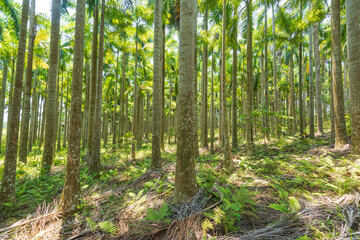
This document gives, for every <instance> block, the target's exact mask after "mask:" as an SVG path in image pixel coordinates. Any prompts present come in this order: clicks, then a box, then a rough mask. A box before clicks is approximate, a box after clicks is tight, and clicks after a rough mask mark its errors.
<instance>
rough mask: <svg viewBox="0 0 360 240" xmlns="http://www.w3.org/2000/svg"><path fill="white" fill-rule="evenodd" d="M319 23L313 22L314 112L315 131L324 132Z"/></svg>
mask: <svg viewBox="0 0 360 240" xmlns="http://www.w3.org/2000/svg"><path fill="white" fill-rule="evenodd" d="M318 27H319V23H315V24H314V26H313V28H314V31H313V36H314V57H315V92H316V113H317V132H318V134H320V135H322V134H324V127H323V117H322V114H323V113H322V97H321V75H320V50H319V30H318Z"/></svg>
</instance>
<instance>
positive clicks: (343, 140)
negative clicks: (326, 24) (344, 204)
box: [331, 0, 347, 148]
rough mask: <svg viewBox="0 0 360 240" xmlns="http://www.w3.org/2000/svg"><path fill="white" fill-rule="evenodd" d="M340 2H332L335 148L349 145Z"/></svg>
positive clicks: (337, 0) (338, 0)
mask: <svg viewBox="0 0 360 240" xmlns="http://www.w3.org/2000/svg"><path fill="white" fill-rule="evenodd" d="M340 38H341V35H340V0H332V1H331V54H332V56H333V62H332V75H333V95H334V114H335V148H342V147H343V146H344V145H345V144H347V134H346V124H345V106H344V88H343V81H342V71H341V39H340Z"/></svg>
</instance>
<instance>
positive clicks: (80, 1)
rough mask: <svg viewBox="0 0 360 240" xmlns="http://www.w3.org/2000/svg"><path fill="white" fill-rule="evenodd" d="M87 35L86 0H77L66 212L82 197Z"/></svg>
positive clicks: (63, 207)
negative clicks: (82, 123)
mask: <svg viewBox="0 0 360 240" xmlns="http://www.w3.org/2000/svg"><path fill="white" fill-rule="evenodd" d="M84 36H85V0H77V4H76V23H75V46H74V64H73V82H72V93H71V110H70V131H69V134H70V137H69V148H68V154H67V163H66V178H65V184H64V188H63V192H62V195H61V200H60V204H59V209H61V211H62V212H63V213H65V214H67V213H69V212H73V211H74V210H75V209H76V206H77V204H78V203H79V199H80V176H79V175H80V174H79V170H80V148H81V145H80V141H81V105H82V96H81V95H82V74H83V55H84Z"/></svg>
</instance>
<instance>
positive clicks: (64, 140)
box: [63, 78, 70, 148]
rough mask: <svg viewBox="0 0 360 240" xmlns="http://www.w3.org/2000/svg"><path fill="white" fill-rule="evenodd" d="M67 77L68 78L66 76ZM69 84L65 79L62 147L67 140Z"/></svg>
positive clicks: (64, 146)
mask: <svg viewBox="0 0 360 240" xmlns="http://www.w3.org/2000/svg"><path fill="white" fill-rule="evenodd" d="M68 79H69V78H68ZM69 85H70V82H69V80H68V81H67V84H66V103H65V101H64V103H65V120H64V122H65V124H64V138H63V148H66V142H67V140H68V129H69V128H68V122H69V121H68V108H69V107H68V106H69Z"/></svg>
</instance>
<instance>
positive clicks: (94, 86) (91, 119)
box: [87, 1, 99, 156]
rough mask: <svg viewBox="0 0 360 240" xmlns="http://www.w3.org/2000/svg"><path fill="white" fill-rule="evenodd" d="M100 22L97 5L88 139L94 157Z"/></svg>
mask: <svg viewBox="0 0 360 240" xmlns="http://www.w3.org/2000/svg"><path fill="white" fill-rule="evenodd" d="M95 2H96V1H95ZM98 22H99V10H98V5H97V4H96V3H95V7H94V22H93V32H92V45H91V76H90V78H91V80H90V100H89V117H88V138H87V145H88V155H89V156H92V147H93V139H94V124H95V105H96V89H97V77H98V76H97V62H98Z"/></svg>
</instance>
